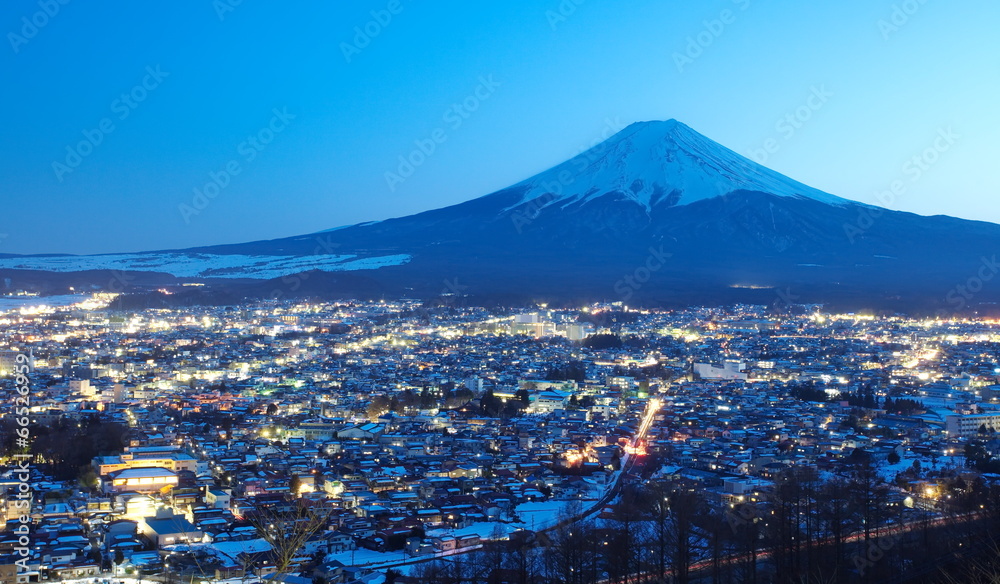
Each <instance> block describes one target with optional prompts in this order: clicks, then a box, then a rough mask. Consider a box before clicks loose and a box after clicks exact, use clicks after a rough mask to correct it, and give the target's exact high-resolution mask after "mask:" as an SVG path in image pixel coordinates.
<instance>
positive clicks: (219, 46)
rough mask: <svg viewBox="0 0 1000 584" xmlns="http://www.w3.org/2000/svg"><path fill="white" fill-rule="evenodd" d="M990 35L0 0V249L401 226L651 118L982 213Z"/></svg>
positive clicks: (852, 23) (997, 59) (879, 2)
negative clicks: (377, 223) (374, 223)
mask: <svg viewBox="0 0 1000 584" xmlns="http://www.w3.org/2000/svg"><path fill="white" fill-rule="evenodd" d="M46 9H47V10H48V11H49V12H50V13H53V14H52V15H51V16H50V15H48V14H46V13H45V10H46ZM393 12H394V13H393ZM378 20H381V22H382V23H381V24H380V23H379V22H378ZM998 25H1000V3H998V2H996V1H995V0H966V1H963V2H960V3H959V2H942V1H940V0H922V1H921V0H905V1H900V0H826V1H813V2H798V1H792V0H785V1H772V2H764V1H762V0H706V1H703V2H681V1H675V0H633V1H627V2H611V1H608V0H562V1H561V2H560V1H559V0H505V1H504V2H487V3H472V4H470V3H467V2H451V1H439V2H430V1H425V0H391V1H390V0H374V1H367V0H353V1H351V2H320V1H301V2H285V3H278V2H259V1H247V0H243V1H241V0H216V1H214V2H213V0H197V1H195V0H179V1H171V2H166V1H160V2H129V3H126V2H101V3H93V2H84V1H83V0H75V1H73V0H6V1H5V2H3V4H2V7H0V32H3V33H4V35H5V42H4V44H3V46H0V75H2V79H3V97H2V115H3V116H4V117H5V120H4V124H3V130H2V135H3V140H2V142H0V148H2V151H0V188H2V193H3V194H2V197H3V210H4V213H3V214H0V253H49V252H70V253H101V252H118V251H140V250H151V249H165V248H179V247H189V246H195V245H205V244H216V243H234V242H241V241H249V240H255V239H268V238H276V237H283V236H289V235H296V234H301V233H307V232H312V231H318V230H322V229H327V228H331V227H335V226H338V225H344V224H350V223H357V222H361V221H367V220H374V219H383V218H387V217H393V216H400V215H406V214H410V213H414V212H418V211H422V210H427V209H431V208H436V207H441V206H444V205H448V204H452V203H457V202H461V201H463V200H467V199H470V198H474V197H477V196H480V195H484V194H487V193H489V192H492V191H494V190H496V189H499V188H502V187H505V186H508V185H510V184H511V183H514V182H516V181H519V180H521V179H524V178H526V177H528V176H530V175H532V174H534V173H536V172H539V171H541V170H544V169H546V168H548V167H550V166H552V165H554V164H556V163H559V162H561V161H563V160H565V159H567V158H569V157H571V156H573V155H574V154H576V153H578V152H579V151H580V150H581V149H582V148H583V147H585V146H589V145H591V144H593V143H594V142H595V141H596V140H599V139H600V138H602V137H606V136H608V135H609V134H610V133H611V132H613V131H614V130H617V129H619V128H620V127H623V126H625V125H627V124H629V123H631V122H633V121H641V120H654V119H669V118H676V119H678V120H680V121H682V122H685V123H686V124H688V125H689V126H691V127H692V128H694V129H695V130H697V131H699V132H701V133H703V134H705V135H706V136H708V137H710V138H712V139H714V140H716V141H718V142H720V143H722V144H723V145H726V146H728V147H730V148H732V149H734V150H736V151H737V152H739V153H741V154H744V155H746V154H749V153H751V152H757V158H758V160H764V162H765V164H767V165H768V166H771V167H772V168H774V169H776V170H778V171H780V172H783V173H785V174H787V175H789V176H791V177H793V178H795V179H798V180H800V181H802V182H805V183H807V184H810V185H812V186H815V187H817V188H820V189H823V190H825V191H828V192H831V193H834V194H837V195H840V196H843V197H847V198H851V199H855V200H859V201H863V202H868V203H878V200H877V199H876V198H875V192H876V191H879V190H885V189H887V188H888V187H889V185H890V184H891V183H892V182H893V181H897V180H898V181H901V182H902V184H903V186H904V188H905V190H904V191H903V192H902V193H901V194H900V195H899V196H897V197H896V198H895V200H892V201H886V203H888V204H887V205H886V206H889V207H891V208H895V209H901V210H907V211H913V212H916V213H921V214H936V213H943V214H949V215H955V216H959V217H966V218H976V219H985V220H990V221H994V222H1000V205H998V204H997V200H998V199H997V195H998V194H1000V176H998V172H997V168H998V166H997V163H996V161H997V157H998V154H1000V151H998V150H1000V147H998V136H1000V132H998V130H1000V113H998V112H1000V109H998V107H997V104H998V99H1000V98H998V96H1000V91H998V90H1000V34H997V30H998V28H1000V26H998ZM365 29H367V31H368V33H372V34H371V36H368V35H366V34H365V33H364V31H365ZM359 30H360V31H361V33H360V34H359V32H358V31H359ZM477 92H478V97H477ZM123 94H125V96H124V99H123V97H122V96H123ZM811 95H814V97H812V98H811V99H810V96H811ZM816 96H822V97H816ZM463 102H464V103H465V104H467V106H468V109H466V106H462V105H460V106H459V108H460V110H461V111H459V110H456V109H453V108H454V105H453V104H462V103H463ZM469 109H474V110H475V111H469ZM279 114H280V115H279ZM788 115H791V116H793V120H794V125H793V124H792V123H790V122H788V121H782V120H783V118H785V117H786V116H788ZM796 115H798V116H799V119H795V116H796ZM800 119H804V120H805V121H799V120H800ZM102 128H103V129H102ZM949 129H950V130H949ZM108 130H110V131H108ZM436 130H437V132H436V133H435V131H436ZM85 133H86V135H89V137H90V138H89V139H90V141H91V142H99V143H97V144H96V146H92V145H91V144H90V143H87V142H84V143H83V144H81V141H84V140H86V139H87V137H86V135H85ZM943 136H948V138H947V139H945V138H944V137H943ZM251 137H256V138H254V140H253V141H251V140H248V138H251ZM432 137H436V138H438V139H439V141H440V143H439V144H436V145H435V150H434V152H433V153H432V154H431V155H429V156H425V157H423V158H424V159H423V160H420V155H416V156H414V157H413V158H414V160H417V161H419V162H420V163H419V165H417V166H416V167H415V168H413V169H412V174H411V175H410V176H408V177H406V178H405V179H404V180H402V181H397V180H391V181H387V178H386V173H387V172H396V171H398V167H399V165H400V161H399V158H400V156H409V155H411V153H412V152H413V151H414V149H415V148H417V146H416V142H415V141H425V148H426V147H428V146H427V145H426V144H427V143H426V141H427V140H428V139H432ZM268 140H269V141H268ZM768 140H771V142H768ZM265 141H267V143H266V144H264V143H263V142H265ZM765 145H767V146H770V149H771V150H772V152H770V153H767V152H764V151H762V150H760V149H761V148H762V147H764V146H765ZM935 147H936V149H935ZM928 149H931V150H928ZM765 155H766V160H765V159H764V157H765ZM914 156H922V157H924V158H925V160H920V161H919V165H918V164H914V163H913V162H912V161H911V162H910V163H909V165H908V166H907V164H908V162H907V161H908V160H910V159H912V157H914ZM227 166H228V167H229V168H230V169H231V170H236V171H239V173H238V174H236V175H234V176H231V177H228V178H227V177H226V176H225V174H226V172H225V171H226V169H227ZM403 170H404V171H405V170H408V169H405V168H404V169H403ZM213 175H214V176H215V181H216V184H219V183H221V184H224V185H225V186H223V187H222V188H218V187H217V186H216V184H211V185H210V186H208V188H207V189H205V186H206V183H210V181H212V180H213V178H212V177H213ZM400 178H402V177H400ZM389 182H392V183H393V184H392V185H391V187H392V188H390V184H389ZM196 188H197V189H199V190H207V192H208V193H210V194H212V195H214V197H213V198H211V199H208V198H205V199H199V198H198V196H197V195H196V194H195V189H196ZM206 203H207V204H206Z"/></svg>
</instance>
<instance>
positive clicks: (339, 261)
mask: <svg viewBox="0 0 1000 584" xmlns="http://www.w3.org/2000/svg"><path fill="white" fill-rule="evenodd" d="M355 258H357V256H355V255H332V254H320V255H305V256H269V255H242V254H232V255H222V254H207V253H181V252H166V253H138V254H112V255H94V256H47V257H20V258H0V268H7V269H15V270H45V271H50V272H77V271H81V270H118V271H135V272H163V273H167V274H171V275H174V276H177V277H179V278H253V279H257V280H269V279H271V278H280V277H282V276H287V275H289V274H295V273H298V272H304V271H306V270H323V271H326V272H348V271H354V270H376V269H378V268H384V267H386V266H399V265H402V264H405V263H407V262H408V261H410V256H409V255H407V254H395V255H386V256H377V257H370V258H357V259H355Z"/></svg>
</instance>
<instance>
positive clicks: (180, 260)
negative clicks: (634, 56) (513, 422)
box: [0, 120, 1000, 309]
mask: <svg viewBox="0 0 1000 584" xmlns="http://www.w3.org/2000/svg"><path fill="white" fill-rule="evenodd" d="M997 249H1000V226H997V225H994V224H989V223H982V222H975V221H965V220H960V219H954V218H950V217H942V216H936V217H921V216H917V215H913V214H909V213H902V212H896V211H889V210H884V209H879V208H877V207H872V206H869V205H863V204H860V203H856V202H853V201H849V200H847V199H843V198H840V197H836V196H834V195H831V194H828V193H824V192H822V191H819V190H817V189H814V188H811V187H809V186H807V185H804V184H802V183H800V182H798V181H795V180H793V179H790V178H788V177H786V176H784V175H781V174H779V173H777V172H774V171H772V170H770V169H768V168H765V167H763V166H761V165H758V164H756V163H754V162H752V161H750V160H747V159H746V158H744V157H742V156H740V155H738V154H736V153H735V152H733V151H731V150H729V149H727V148H725V147H722V146H720V145H718V144H716V143H715V142H713V141H711V140H709V139H708V138H705V137H704V136H702V135H700V134H698V133H697V132H695V131H694V130H692V129H691V128H689V127H687V126H685V125H684V124H681V123H679V122H676V121H674V120H670V121H667V122H643V123H637V124H632V125H630V126H629V127H627V128H625V129H624V130H622V131H621V132H619V133H618V134H616V135H614V136H612V137H611V138H609V139H608V140H607V141H605V142H604V143H602V144H600V145H598V146H595V147H594V148H592V149H591V150H589V151H587V152H585V153H583V154H581V155H580V156H578V157H576V158H574V159H572V160H569V161H567V162H565V163H562V164H560V165H557V166H555V167H553V168H551V169H549V170H547V171H544V172H542V173H540V174H538V175H536V176H534V177H531V178H529V179H527V180H524V181H521V182H520V183H518V184H516V185H513V186H511V187H509V188H506V189H503V190H500V191H498V192H495V193H492V194H489V195H486V196H482V197H479V198H477V199H473V200H470V201H466V202H464V203H460V204H457V205H452V206H449V207H445V208H441V209H435V210H431V211H426V212H423V213H418V214H416V215H411V216H407V217H399V218H395V219H388V220H384V221H376V222H369V223H363V224H359V225H354V226H347V227H343V228H338V229H335V230H328V231H325V232H320V233H316V234H311V235H304V236H298V237H290V238H285V239H278V240H271V241H257V242H251V243H244V244H235V245H225V246H212V247H203V248H196V249H191V250H175V251H172V252H158V253H155V254H128V255H121V256H91V257H89V258H67V257H65V256H63V257H58V258H56V259H53V258H32V257H27V258H24V257H22V258H6V259H0V271H2V272H3V275H7V276H8V277H10V276H9V274H14V275H17V274H18V273H20V272H18V271H17V270H14V268H21V269H41V270H53V271H66V270H72V269H73V267H74V266H76V267H77V268H78V269H99V268H100V267H101V266H102V265H105V266H106V267H107V268H109V269H117V270H126V271H129V270H132V271H130V272H129V273H132V274H137V273H138V272H135V271H136V270H138V271H143V272H155V271H157V270H162V271H165V272H168V273H172V274H174V275H176V276H178V277H182V278H185V279H207V280H206V281H208V282H210V283H211V282H216V283H217V285H218V283H219V281H220V280H219V279H221V278H226V279H227V282H226V283H225V285H226V286H227V287H230V288H231V287H234V286H239V285H240V284H239V283H240V282H242V280H241V279H257V280H258V281H259V280H260V279H264V278H267V277H274V278H275V280H274V281H273V282H271V283H265V284H263V285H261V284H252V285H250V284H249V283H248V284H247V285H246V286H245V289H246V290H248V291H250V292H248V293H250V294H255V295H259V294H260V290H262V289H271V290H277V291H278V292H279V294H278V295H284V296H291V295H295V294H303V293H305V291H306V290H308V293H309V294H312V295H315V294H322V293H324V292H328V293H329V294H330V295H347V296H349V295H352V294H362V293H376V292H375V291H377V293H379V294H396V295H406V296H424V297H432V296H436V295H440V294H453V293H466V294H470V295H475V296H480V297H487V296H493V297H503V298H514V297H517V298H524V299H546V300H553V301H564V302H575V301H581V300H623V301H627V302H631V303H636V302H639V303H649V304H706V303H709V304H711V303H716V302H737V301H748V302H756V303H761V302H763V303H768V304H772V303H777V304H780V303H788V302H791V301H793V300H794V301H799V302H838V303H841V304H843V305H844V306H849V307H854V306H857V307H865V306H878V307H892V308H907V307H914V306H917V307H922V308H927V307H929V308H933V309H958V308H966V307H969V306H973V305H976V304H982V303H983V302H993V301H995V300H997V299H1000V298H997V294H996V293H995V292H994V291H993V290H992V289H990V287H989V286H982V288H983V289H982V290H981V291H979V292H978V293H977V294H976V296H975V298H971V297H970V298H965V297H964V296H962V298H961V299H962V300H963V302H957V301H956V300H955V299H954V292H955V290H956V287H957V286H961V285H962V284H963V283H964V282H966V281H967V280H968V279H969V278H970V277H977V273H978V271H979V270H980V267H981V266H983V265H984V259H985V260H986V261H987V262H988V261H989V259H990V258H991V257H992V253H993V250H997ZM109 257H113V258H114V264H113V265H109V264H108V262H109V261H111V260H109V259H108V258H109ZM95 258H98V259H95ZM100 258H104V259H100ZM123 258H124V259H123ZM102 262H103V263H102ZM220 266H221V267H220ZM309 269H318V270H323V271H325V272H330V273H339V272H350V273H354V274H357V275H359V276H363V277H362V278H361V279H358V278H317V277H315V276H313V277H312V279H311V280H310V282H311V283H312V285H310V286H299V285H295V286H291V285H288V284H287V282H286V280H287V279H288V276H289V275H291V274H295V273H298V272H303V271H305V270H309ZM8 272H9V274H8ZM309 273H312V274H315V273H314V272H309ZM143 277H144V276H142V275H141V274H139V275H135V276H134V277H133V283H137V284H141V283H142V282H143ZM296 278H297V279H298V281H299V283H301V281H302V280H304V279H305V276H303V277H296ZM991 278H992V276H991ZM320 280H323V281H325V282H327V284H328V285H329V290H327V289H326V288H324V285H320V284H319V283H318V282H319V281H320ZM360 282H363V289H364V290H363V291H362V289H361V284H360ZM293 288H294V289H293ZM300 290H301V291H300ZM271 295H272V296H274V295H275V294H271ZM949 295H951V296H949ZM959 304H961V306H959Z"/></svg>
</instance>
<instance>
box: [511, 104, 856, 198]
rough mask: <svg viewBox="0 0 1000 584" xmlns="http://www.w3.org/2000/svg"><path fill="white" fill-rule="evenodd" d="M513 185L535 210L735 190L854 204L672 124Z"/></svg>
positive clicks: (635, 127) (650, 125)
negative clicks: (608, 199)
mask: <svg viewBox="0 0 1000 584" xmlns="http://www.w3.org/2000/svg"><path fill="white" fill-rule="evenodd" d="M515 187H524V188H526V192H525V194H524V196H523V197H522V198H521V200H520V201H519V202H518V203H517V204H515V205H512V206H511V207H508V209H512V208H515V207H518V206H520V205H522V204H525V203H527V202H529V201H532V200H535V199H539V201H538V202H536V205H538V207H539V208H543V207H547V206H549V205H558V206H560V207H566V206H569V205H573V204H579V203H586V202H587V201H591V200H594V199H597V198H599V197H602V196H605V195H608V194H613V195H619V196H620V195H625V196H626V197H627V198H629V199H631V200H632V201H634V202H635V203H637V204H639V205H641V206H643V207H645V208H646V210H647V211H648V210H650V209H652V208H653V207H655V206H659V205H666V206H674V205H687V204H689V203H693V202H695V201H700V200H703V199H709V198H712V197H718V196H722V195H726V194H728V193H731V192H733V191H740V190H743V191H760V192H764V193H770V194H774V195H779V196H783V197H799V198H806V199H812V200H815V201H819V202H822V203H826V204H830V205H838V206H840V205H847V204H857V203H854V202H853V201H849V200H847V199H842V198H840V197H837V196H834V195H831V194H829V193H825V192H823V191H820V190H818V189H814V188H812V187H809V186H807V185H804V184H802V183H800V182H798V181H796V180H793V179H790V178H788V177H786V176H784V175H783V174H781V173H778V172H775V171H773V170H771V169H769V168H767V167H764V166H761V165H759V164H757V163H755V162H753V161H751V160H749V159H747V158H745V157H743V156H740V155H739V154H737V153H735V152H733V151H732V150H730V149H728V148H726V147H724V146H722V145H720V144H718V143H716V142H714V141H712V140H709V139H708V138H706V137H704V136H702V135H701V134H699V133H698V132H695V131H694V130H692V129H691V128H689V127H688V126H686V125H684V124H682V123H680V122H678V121H676V120H668V121H665V122H662V121H656V122H637V123H634V124H631V125H630V126H628V127H627V128H625V129H624V130H622V131H620V132H618V133H617V134H615V135H614V136H612V137H611V138H609V139H608V140H606V141H605V142H602V143H601V144H598V145H597V146H595V147H594V148H591V149H590V150H588V151H586V152H584V153H582V154H580V155H579V156H577V157H575V158H573V159H571V160H568V161H566V162H564V163H562V164H559V165H558V166H555V167H553V168H550V169H549V170H547V171H544V172H542V173H540V174H538V175H535V176H533V177H531V178H529V179H527V180H525V181H522V182H521V183H519V184H517V185H515Z"/></svg>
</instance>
